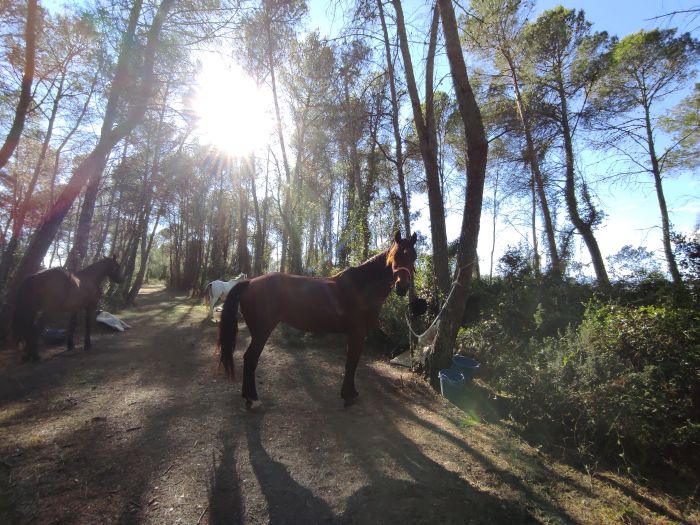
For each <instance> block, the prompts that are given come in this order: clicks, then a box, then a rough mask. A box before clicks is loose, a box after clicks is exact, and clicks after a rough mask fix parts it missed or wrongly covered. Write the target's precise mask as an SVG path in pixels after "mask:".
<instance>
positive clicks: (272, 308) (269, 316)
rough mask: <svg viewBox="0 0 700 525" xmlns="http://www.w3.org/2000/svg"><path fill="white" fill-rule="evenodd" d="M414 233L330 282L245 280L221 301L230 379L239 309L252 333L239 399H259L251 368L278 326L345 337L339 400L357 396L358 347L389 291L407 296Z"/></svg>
mask: <svg viewBox="0 0 700 525" xmlns="http://www.w3.org/2000/svg"><path fill="white" fill-rule="evenodd" d="M415 244H416V234H415V233H414V234H413V235H412V236H411V238H410V239H402V238H401V234H400V233H399V232H397V233H396V235H395V236H394V242H393V243H392V245H391V247H390V248H389V249H388V250H386V251H384V252H382V253H380V254H379V255H376V256H374V257H372V258H371V259H369V260H368V261H365V262H364V263H362V264H361V265H360V266H356V267H351V268H348V269H346V270H343V271H342V272H340V273H338V274H337V275H335V276H333V277H330V278H313V277H302V276H299V275H290V274H284V273H271V274H267V275H263V276H261V277H256V278H255V279H251V280H243V281H241V282H239V283H238V284H237V285H236V286H234V288H233V290H231V292H230V293H229V294H228V297H227V298H226V301H225V302H224V309H223V311H222V313H221V324H220V326H219V347H220V356H219V358H220V361H221V363H222V364H223V365H224V369H225V371H226V375H227V376H228V377H229V378H233V375H234V365H233V350H234V348H235V345H236V336H237V333H238V321H237V316H238V315H237V314H238V305H239V303H240V306H241V311H242V313H243V318H244V319H245V322H246V324H247V325H248V329H249V330H250V335H251V342H250V346H249V347H248V349H247V350H246V351H245V355H244V356H243V392H242V393H243V398H244V399H245V401H246V406H247V407H248V408H250V406H251V405H252V402H253V401H256V400H257V399H258V393H257V389H256V387H255V368H256V367H257V364H258V359H259V358H260V353H261V352H262V350H263V347H264V346H265V343H266V342H267V339H268V337H269V336H270V333H271V332H272V330H273V329H274V328H275V326H277V324H278V323H280V322H282V323H285V324H288V325H291V326H293V327H295V328H298V329H300V330H304V331H306V332H326V333H329V332H333V333H345V334H347V336H348V352H347V357H346V362H345V378H344V380H343V386H342V388H341V390H340V396H341V397H342V398H343V400H344V401H345V406H348V405H350V404H351V403H352V402H353V401H354V400H355V398H356V397H357V395H358V394H357V390H355V370H356V368H357V363H358V361H359V359H360V354H361V353H362V342H363V340H364V337H365V335H366V334H367V332H368V330H369V329H370V328H372V327H373V326H374V325H375V323H376V321H377V317H378V316H379V310H380V309H381V307H382V304H384V301H385V300H386V298H387V296H388V295H389V293H390V292H391V289H392V287H395V288H396V292H397V293H398V294H399V295H400V296H404V295H406V292H407V291H408V287H409V285H410V282H411V280H412V279H413V272H414V264H415V261H416V250H415Z"/></svg>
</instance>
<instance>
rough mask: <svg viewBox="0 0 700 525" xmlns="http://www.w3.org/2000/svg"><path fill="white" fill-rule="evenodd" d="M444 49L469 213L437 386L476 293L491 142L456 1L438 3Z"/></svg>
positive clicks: (432, 373) (439, 339)
mask: <svg viewBox="0 0 700 525" xmlns="http://www.w3.org/2000/svg"><path fill="white" fill-rule="evenodd" d="M438 4H439V6H440V15H441V18H442V27H443V32H444V35H445V48H446V51H447V59H448V61H449V64H450V73H451V75H452V82H453V84H454V90H455V95H456V97H457V105H458V107H459V112H460V115H461V117H462V122H463V123H464V131H465V134H466V137H467V144H466V146H467V158H468V163H467V191H466V196H465V200H464V215H463V216H462V228H461V232H460V239H459V249H458V252H457V269H456V275H455V278H456V283H455V285H453V288H452V291H451V294H450V295H449V296H448V299H447V301H446V303H445V306H444V308H443V311H442V314H441V316H440V325H439V327H438V333H437V336H436V339H435V342H434V344H433V347H432V351H431V352H430V353H429V354H428V356H427V359H426V370H425V372H426V375H427V377H428V378H429V380H430V383H431V384H432V385H433V386H434V387H436V388H437V387H438V385H439V380H438V372H439V370H440V369H441V368H448V367H449V366H450V364H451V361H452V354H453V350H454V343H455V340H456V337H457V331H458V330H459V326H460V324H461V321H462V317H463V315H464V309H465V306H466V302H467V298H468V297H469V295H470V294H471V285H472V276H473V275H474V267H475V266H476V265H477V261H478V254H477V243H478V240H479V228H480V223H481V205H482V202H483V196H484V181H485V178H486V158H487V154H488V141H487V140H486V132H485V131H484V125H483V122H482V119H481V111H480V110H479V106H478V105H477V103H476V99H475V97H474V92H473V91H472V88H471V85H470V84H469V76H468V75H467V66H466V64H465V62H464V56H463V55H462V47H461V44H460V39H459V33H458V31H457V20H456V18H455V14H454V9H453V7H452V0H439V2H438Z"/></svg>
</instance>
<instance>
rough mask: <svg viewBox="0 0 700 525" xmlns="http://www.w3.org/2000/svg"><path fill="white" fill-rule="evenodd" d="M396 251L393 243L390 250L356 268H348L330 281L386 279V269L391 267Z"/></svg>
mask: <svg viewBox="0 0 700 525" xmlns="http://www.w3.org/2000/svg"><path fill="white" fill-rule="evenodd" d="M397 249H398V245H397V244H396V243H394V244H393V245H392V247H391V248H389V249H388V250H384V251H383V252H381V253H378V254H377V255H375V256H373V257H370V258H369V259H367V260H366V261H365V262H363V263H362V264H359V265H358V266H350V267H349V268H345V269H344V270H341V271H340V272H338V273H337V274H335V275H334V276H333V277H331V279H333V280H338V279H341V278H350V279H352V280H355V279H363V280H366V281H376V280H383V279H385V278H387V275H390V274H387V272H386V268H387V266H390V265H391V262H392V261H393V258H394V255H395V254H396V251H397Z"/></svg>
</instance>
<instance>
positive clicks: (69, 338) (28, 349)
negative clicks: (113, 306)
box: [13, 256, 122, 361]
mask: <svg viewBox="0 0 700 525" xmlns="http://www.w3.org/2000/svg"><path fill="white" fill-rule="evenodd" d="M108 277H109V279H110V280H112V281H113V282H117V283H118V282H121V279H122V277H121V272H120V270H119V263H118V262H117V259H116V257H115V256H112V257H106V258H104V259H102V260H101V261H98V262H96V263H95V264H91V265H90V266H88V267H86V268H83V269H82V270H79V271H78V272H76V273H71V272H69V271H68V270H64V269H63V268H51V269H49V270H44V271H43V272H39V273H35V274H34V275H30V276H29V277H27V278H26V279H25V280H24V281H23V282H22V284H21V285H20V289H19V292H18V295H17V301H16V302H15V310H14V320H13V333H14V338H15V341H16V342H18V343H20V342H24V355H23V357H22V359H23V360H25V361H38V360H39V339H40V337H41V334H42V332H43V331H44V324H45V322H46V321H47V320H49V319H52V318H54V317H57V316H59V315H60V314H65V313H69V314H71V318H70V323H69V325H68V332H67V333H66V343H67V346H68V349H69V350H73V348H75V344H74V342H73V334H74V333H75V325H76V324H77V320H78V312H79V311H80V310H83V309H84V310H85V350H89V349H90V348H91V346H92V343H91V341H90V329H91V328H92V322H93V319H94V318H95V315H96V311H97V303H98V301H99V297H100V292H101V291H102V281H104V280H105V279H106V278H108Z"/></svg>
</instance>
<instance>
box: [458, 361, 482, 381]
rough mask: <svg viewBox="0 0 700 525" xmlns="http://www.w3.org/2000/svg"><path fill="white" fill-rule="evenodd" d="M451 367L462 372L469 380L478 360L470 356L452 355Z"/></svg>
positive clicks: (472, 375)
mask: <svg viewBox="0 0 700 525" xmlns="http://www.w3.org/2000/svg"><path fill="white" fill-rule="evenodd" d="M452 367H453V368H455V369H457V370H459V371H460V372H462V374H463V375H464V379H465V380H467V381H469V380H471V379H472V378H473V377H474V374H475V373H476V371H477V370H478V368H479V361H477V360H476V359H472V358H471V357H465V356H463V355H456V356H454V357H452Z"/></svg>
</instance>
